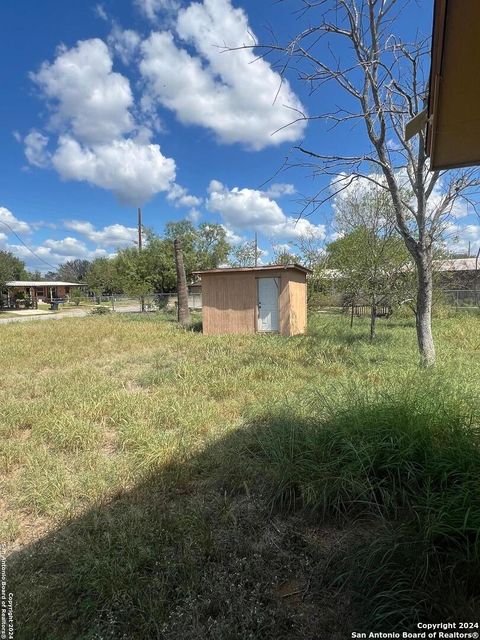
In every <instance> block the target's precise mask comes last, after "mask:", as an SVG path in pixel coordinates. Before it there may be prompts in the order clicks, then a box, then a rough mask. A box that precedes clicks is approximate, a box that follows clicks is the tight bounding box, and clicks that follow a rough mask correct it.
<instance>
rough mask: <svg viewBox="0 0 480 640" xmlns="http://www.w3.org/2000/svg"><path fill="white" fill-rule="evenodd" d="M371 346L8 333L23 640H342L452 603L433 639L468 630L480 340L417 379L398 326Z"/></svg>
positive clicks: (474, 564)
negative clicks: (446, 629)
mask: <svg viewBox="0 0 480 640" xmlns="http://www.w3.org/2000/svg"><path fill="white" fill-rule="evenodd" d="M367 324H368V322H367V321H366V320H365V321H363V320H358V321H357V323H356V326H355V327H354V329H353V330H350V328H349V325H348V319H347V318H344V317H342V316H340V315H335V314H319V315H318V316H316V317H315V318H314V320H312V322H311V324H310V330H309V334H308V335H307V336H298V337H293V338H281V337H278V336H227V337H206V336H203V335H202V334H201V333H199V332H198V331H193V330H192V331H184V330H182V329H180V328H179V327H178V326H177V325H176V324H175V323H174V322H173V321H172V318H171V317H169V316H168V315H164V314H146V315H143V316H142V315H140V314H131V315H118V316H116V315H109V316H99V317H86V318H79V319H76V318H69V319H65V320H60V321H57V322H54V323H36V322H29V323H21V324H11V325H5V326H2V328H1V331H0V346H1V349H0V359H1V369H2V377H1V379H0V386H1V391H2V406H1V417H0V423H1V443H0V444H1V467H0V474H1V475H0V480H1V493H0V495H1V497H0V510H1V513H0V541H3V542H4V543H6V544H7V548H8V550H9V552H10V555H9V558H8V560H7V580H8V585H9V589H11V590H13V593H14V598H15V601H14V609H15V616H16V624H17V635H16V637H17V638H25V639H27V638H28V639H31V638H35V639H36V640H37V639H39V640H40V639H48V640H54V639H55V640H56V639H64V638H81V639H82V640H87V639H88V640H90V639H92V640H93V639H94V638H98V639H99V638H104V639H106V638H125V639H127V638H128V639H130V638H139V639H140V638H142V639H149V638H165V639H178V640H180V639H181V640H183V639H186V640H189V639H192V640H193V639H194V638H195V639H196V638H200V639H203V638H205V639H206V638H213V639H215V640H224V639H230V638H232V639H233V638H238V639H240V638H241V639H242V640H243V639H246V638H252V639H257V638H262V639H263V638H266V639H268V638H272V639H273V638H275V639H277V638H299V639H300V638H301V639H303V640H306V639H307V638H308V639H310V638H329V639H330V638H333V639H335V638H338V639H340V638H345V637H350V632H351V631H352V630H354V629H355V630H369V627H366V626H364V627H363V628H362V624H363V625H366V624H367V622H366V621H367V620H369V621H370V620H373V621H374V622H375V620H376V621H377V622H378V621H380V622H379V623H381V622H382V621H383V622H385V621H387V622H388V623H389V624H390V623H391V624H394V622H398V623H399V624H400V623H401V624H403V625H405V624H407V623H408V622H409V621H410V622H412V624H413V621H414V620H415V619H417V618H418V617H420V616H423V618H424V619H427V618H428V617H430V618H434V617H435V616H436V615H437V613H438V606H437V605H438V604H439V602H438V600H439V599H440V598H442V599H443V597H444V595H445V593H446V592H447V591H448V593H449V598H450V601H449V603H447V604H448V606H449V607H450V609H448V607H447V608H446V609H445V615H444V618H443V619H445V618H447V617H448V616H449V615H453V613H452V611H453V610H457V611H458V610H460V611H463V613H464V614H465V615H474V614H478V599H477V596H478V588H479V584H478V575H479V573H480V572H479V568H480V564H479V556H480V547H479V539H478V528H479V527H480V485H479V480H478V479H479V478H480V473H479V472H480V451H479V447H478V442H479V434H478V431H479V424H480V421H479V410H480V407H479V399H478V398H479V380H480V318H479V317H478V316H460V315H459V316H457V317H453V318H444V319H437V320H436V321H435V327H434V330H435V335H436V339H437V349H438V359H439V363H440V364H439V366H438V367H437V368H436V370H435V371H429V372H425V371H421V370H419V369H418V368H417V354H416V346H415V331H414V328H413V324H412V321H411V320H408V319H399V320H395V319H391V320H389V321H382V322H380V323H379V337H378V341H377V343H376V344H374V345H370V344H369V342H368V339H367V336H368V326H367ZM432 460H433V462H431V461H432ZM429 461H430V462H429ZM445 513H447V514H448V518H446V517H443V516H441V515H438V514H445ZM476 527H477V534H475V533H474V531H475V528H476ZM402 536H403V537H402ZM366 550H368V553H366ZM408 550H410V551H409V553H414V554H415V558H417V559H418V558H421V562H420V561H418V562H417V560H415V561H412V558H411V557H410V555H409V553H407V551H408ZM362 553H363V555H362ZM417 565H418V566H417ZM403 566H404V567H409V570H408V571H403V573H402V567H403ZM379 567H381V569H380V570H379ZM432 571H433V573H432ZM435 571H437V572H436V573H435ZM460 574H461V575H462V576H463V578H459V577H458V575H460ZM475 576H477V578H476V577H475ZM432 579H434V580H435V583H436V584H435V587H436V589H437V591H436V592H435V593H434V595H432V596H428V595H425V593H424V591H425V585H426V584H427V582H428V581H430V582H431V580H432ZM362 581H363V584H366V583H367V584H369V585H370V586H369V589H363V591H364V593H366V592H367V591H368V593H369V598H373V600H374V601H375V598H377V601H375V602H376V603H377V604H376V605H375V606H370V612H369V613H367V612H366V609H365V604H364V603H362V598H361V592H362V589H361V588H360V589H358V588H357V586H356V585H357V584H360V583H361V582H362ZM370 587H371V588H370ZM422 589H423V591H422ZM406 591H407V592H408V593H410V594H413V599H412V597H410V596H408V597H407V596H405V597H403V596H402V594H405V592H406ZM433 591H435V589H433V590H432V592H433ZM385 594H387V595H385ZM419 594H423V596H422V595H420V596H419ZM407 595H408V594H407ZM400 596H402V597H400ZM422 598H423V599H422ZM429 598H430V599H429ZM398 603H400V604H398ZM392 608H393V609H394V610H395V611H394V612H393V613H395V612H397V609H398V610H401V611H400V614H401V615H398V616H397V615H394V614H393V613H392V610H391V609H392ZM372 610H373V611H374V614H375V615H374V616H373V617H372V616H371V615H370V614H371V613H372ZM369 615H370V617H368V616H369ZM368 624H370V622H369V623H368ZM403 628H404V627H403ZM384 630H390V629H389V628H384Z"/></svg>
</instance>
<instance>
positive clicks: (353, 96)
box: [255, 0, 479, 366]
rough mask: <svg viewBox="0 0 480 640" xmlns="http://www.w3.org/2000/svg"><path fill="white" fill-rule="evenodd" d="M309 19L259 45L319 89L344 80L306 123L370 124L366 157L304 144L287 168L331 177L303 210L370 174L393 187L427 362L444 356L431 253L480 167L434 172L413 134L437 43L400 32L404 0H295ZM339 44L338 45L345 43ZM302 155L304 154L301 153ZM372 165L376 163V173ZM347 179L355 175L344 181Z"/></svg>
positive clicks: (421, 143) (420, 139)
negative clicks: (331, 103)
mask: <svg viewBox="0 0 480 640" xmlns="http://www.w3.org/2000/svg"><path fill="white" fill-rule="evenodd" d="M296 2H297V6H298V5H300V12H301V13H303V14H304V15H308V17H309V20H310V24H311V25H312V26H308V27H307V28H306V29H305V30H303V31H302V32H301V33H298V34H297V35H296V36H295V37H294V38H293V39H292V40H291V41H290V42H288V43H287V44H286V45H283V44H281V43H278V42H274V43H272V44H265V45H260V46H259V45H255V47H256V48H257V50H260V52H261V55H262V56H267V55H270V54H275V55H276V56H277V57H278V54H281V56H280V59H279V60H278V59H277V60H276V64H277V67H278V68H279V70H280V71H281V73H282V74H286V73H288V71H289V69H290V70H292V71H295V72H296V73H297V75H298V77H299V79H300V80H302V81H304V82H305V83H306V84H307V85H308V86H309V88H310V92H311V95H313V94H315V95H317V94H318V91H319V90H320V89H321V88H322V87H323V86H324V85H328V84H334V85H336V88H337V90H338V89H339V90H340V93H341V95H343V97H344V99H345V100H344V102H343V104H341V105H340V106H338V108H335V110H334V111H329V112H327V113H319V114H315V115H307V114H304V113H300V112H296V115H295V122H297V121H298V120H323V121H325V120H327V121H328V122H330V123H331V125H332V127H336V126H339V125H345V124H352V123H356V122H359V123H363V125H364V126H365V132H366V142H367V144H366V148H368V151H366V152H365V153H364V154H358V155H357V154H354V155H345V154H343V153H339V154H338V155H324V154H322V153H321V152H319V151H318V150H316V149H315V148H310V147H309V146H307V145H305V144H301V145H299V146H298V147H296V150H297V151H298V153H299V158H290V160H289V161H288V162H287V165H288V166H290V167H291V166H301V167H309V168H311V169H312V173H313V175H327V176H331V180H330V183H329V184H328V185H327V186H324V187H322V188H321V189H320V190H319V191H318V192H317V193H316V194H315V195H313V196H312V197H309V198H308V200H306V201H305V203H304V207H303V210H302V211H301V213H303V214H306V213H308V212H313V211H315V210H317V209H318V208H319V207H321V206H322V205H323V204H324V203H325V202H326V201H327V200H329V199H330V198H331V197H332V196H334V195H335V194H336V193H338V192H339V191H341V190H342V189H344V188H345V185H346V183H348V178H351V179H353V180H354V179H356V178H358V177H364V178H365V179H367V180H370V181H372V182H373V183H375V184H377V185H378V186H379V187H380V188H382V189H385V190H386V191H387V192H388V194H389V196H390V198H391V201H392V206H393V210H394V212H395V219H396V226H397V229H398V231H399V233H400V234H401V236H402V238H403V240H404V242H405V245H406V247H407V249H408V251H409V252H410V254H411V256H412V258H413V261H414V263H415V265H416V271H417V282H418V287H417V304H416V308H417V316H416V326H417V340H418V347H419V351H420V356H421V363H422V364H423V365H424V366H429V365H433V364H434V362H435V347H434V341H433V336H432V326H431V324H432V323H431V309H432V289H433V287H432V266H433V265H432V260H433V251H434V245H435V243H436V241H437V240H438V238H439V237H440V236H441V235H442V233H443V231H444V230H445V228H446V226H447V224H448V218H449V216H450V215H451V214H452V211H454V209H455V208H456V207H457V206H458V203H459V200H460V199H464V200H465V201H466V202H471V196H472V193H473V191H474V190H475V189H476V187H478V184H479V182H478V179H477V177H476V174H475V172H474V170H459V171H450V172H438V171H434V172H430V171H429V165H428V159H427V157H426V154H425V140H424V132H423V131H421V132H420V133H419V134H418V136H415V138H414V139H412V140H406V138H405V134H404V131H405V124H406V122H407V121H408V120H410V119H411V118H413V117H414V116H415V115H417V114H418V113H419V112H421V111H422V110H423V108H424V106H425V101H426V97H427V85H428V77H427V75H426V72H425V69H426V68H427V66H428V61H429V41H427V40H425V41H419V42H415V43H413V44H407V43H405V42H402V41H400V40H399V39H398V38H397V37H395V36H393V35H392V33H394V32H395V21H396V19H397V17H398V13H396V12H397V11H398V12H399V11H403V10H405V6H406V4H408V2H402V1H401V0H337V1H336V2H332V0H296ZM338 41H343V46H342V47H341V48H340V47H338V46H337V45H338V44H341V43H340V42H338ZM301 158H303V159H301ZM372 167H373V170H372ZM345 178H347V181H346V180H345Z"/></svg>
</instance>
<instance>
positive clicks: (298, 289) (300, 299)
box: [288, 271, 307, 336]
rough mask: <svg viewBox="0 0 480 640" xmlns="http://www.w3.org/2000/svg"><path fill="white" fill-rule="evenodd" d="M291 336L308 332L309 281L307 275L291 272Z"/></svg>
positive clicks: (289, 287)
mask: <svg viewBox="0 0 480 640" xmlns="http://www.w3.org/2000/svg"><path fill="white" fill-rule="evenodd" d="M288 276H289V282H288V289H289V298H290V305H289V310H290V313H289V334H288V335H291V336H295V335H297V334H299V333H305V331H306V330H307V279H306V276H305V274H303V273H299V272H298V271H290V272H289V274H288Z"/></svg>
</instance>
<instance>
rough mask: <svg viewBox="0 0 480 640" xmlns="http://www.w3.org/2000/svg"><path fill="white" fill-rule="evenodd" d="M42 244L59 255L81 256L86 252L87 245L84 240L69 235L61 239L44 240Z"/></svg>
mask: <svg viewBox="0 0 480 640" xmlns="http://www.w3.org/2000/svg"><path fill="white" fill-rule="evenodd" d="M43 246H44V247H46V248H47V249H50V250H51V252H52V253H54V254H56V255H59V256H77V257H81V256H84V255H85V254H86V253H88V249H87V245H86V244H85V243H84V242H82V241H81V240H78V239H77V238H72V237H70V236H68V237H66V238H63V240H45V242H44V243H43Z"/></svg>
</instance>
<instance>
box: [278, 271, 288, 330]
mask: <svg viewBox="0 0 480 640" xmlns="http://www.w3.org/2000/svg"><path fill="white" fill-rule="evenodd" d="M289 279H290V278H289V274H288V273H282V276H281V279H280V295H279V299H278V313H279V333H280V335H282V336H289V335H290V290H289V287H288V284H289Z"/></svg>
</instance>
